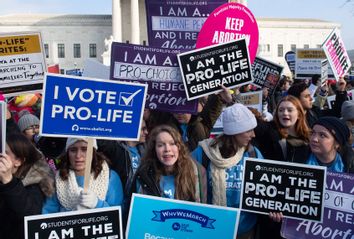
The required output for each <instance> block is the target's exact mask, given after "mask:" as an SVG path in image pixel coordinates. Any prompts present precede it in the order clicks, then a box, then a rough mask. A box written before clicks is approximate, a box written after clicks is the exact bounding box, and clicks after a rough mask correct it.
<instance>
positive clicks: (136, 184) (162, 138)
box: [132, 125, 206, 202]
mask: <svg viewBox="0 0 354 239" xmlns="http://www.w3.org/2000/svg"><path fill="white" fill-rule="evenodd" d="M132 192H138V193H142V194H147V195H153V196H158V197H164V198H171V199H180V200H186V201H192V202H206V177H205V170H204V172H203V168H202V167H201V165H200V164H198V163H197V162H195V161H194V160H193V159H192V158H191V157H190V156H189V151H188V149H187V147H186V146H185V145H184V143H183V141H182V138H181V135H180V134H179V132H178V131H177V130H176V129H175V128H173V127H171V126H168V125H160V126H157V127H156V128H154V129H153V130H152V132H151V134H150V135H149V140H148V143H147V148H146V151H145V156H144V157H143V158H142V160H141V165H140V166H139V168H138V170H137V172H136V175H135V178H134V181H133V184H132Z"/></svg>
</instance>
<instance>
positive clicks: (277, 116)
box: [255, 95, 310, 163]
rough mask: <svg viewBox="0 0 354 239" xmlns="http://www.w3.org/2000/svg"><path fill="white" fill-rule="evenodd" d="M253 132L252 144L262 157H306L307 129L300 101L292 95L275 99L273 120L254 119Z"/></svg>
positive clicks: (296, 159)
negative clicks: (257, 148) (256, 120)
mask: <svg viewBox="0 0 354 239" xmlns="http://www.w3.org/2000/svg"><path fill="white" fill-rule="evenodd" d="M255 134H256V138H255V139H256V145H257V146H258V147H259V149H260V151H261V152H262V154H263V156H264V157H265V158H266V159H272V160H280V161H287V162H294V163H304V162H305V161H306V156H307V155H308V153H309V148H308V142H309V136H310V129H309V128H308V126H307V124H306V118H305V112H304V110H303V108H302V107H301V103H300V102H299V100H298V99H297V98H295V97H294V96H290V95H289V96H285V97H283V98H282V99H281V100H280V101H279V103H278V105H277V107H276V109H275V112H274V121H273V122H261V121H258V125H257V127H256V128H255Z"/></svg>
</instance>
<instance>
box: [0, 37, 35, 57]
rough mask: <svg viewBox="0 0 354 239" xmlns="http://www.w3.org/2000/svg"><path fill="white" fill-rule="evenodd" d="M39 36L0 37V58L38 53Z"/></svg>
mask: <svg viewBox="0 0 354 239" xmlns="http://www.w3.org/2000/svg"><path fill="white" fill-rule="evenodd" d="M40 44H41V43H40V41H39V35H22V36H6V37H0V56H9V55H22V54H31V53H40V52H41V45H40Z"/></svg>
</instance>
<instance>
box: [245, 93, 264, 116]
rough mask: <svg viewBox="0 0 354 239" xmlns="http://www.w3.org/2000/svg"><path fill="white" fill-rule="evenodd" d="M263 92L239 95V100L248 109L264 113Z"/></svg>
mask: <svg viewBox="0 0 354 239" xmlns="http://www.w3.org/2000/svg"><path fill="white" fill-rule="evenodd" d="M262 95H263V94H262V91H253V92H247V93H241V94H239V100H240V102H241V103H242V104H244V105H245V106H246V107H251V108H254V109H256V110H258V112H260V113H262Z"/></svg>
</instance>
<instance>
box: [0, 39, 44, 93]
mask: <svg viewBox="0 0 354 239" xmlns="http://www.w3.org/2000/svg"><path fill="white" fill-rule="evenodd" d="M46 71H47V68H46V64H45V57H44V51H43V48H42V40H41V34H40V33H39V32H18V33H2V34H0V82H1V84H0V91H1V92H2V93H3V94H4V95H6V96H14V95H19V94H21V93H25V92H35V91H41V90H42V87H43V78H44V72H46Z"/></svg>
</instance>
